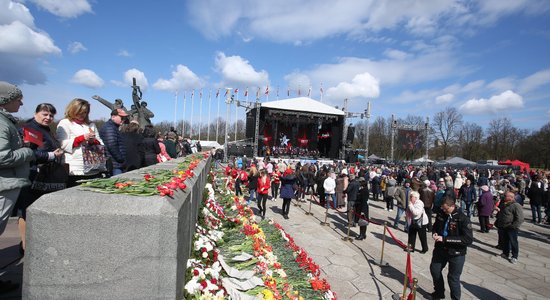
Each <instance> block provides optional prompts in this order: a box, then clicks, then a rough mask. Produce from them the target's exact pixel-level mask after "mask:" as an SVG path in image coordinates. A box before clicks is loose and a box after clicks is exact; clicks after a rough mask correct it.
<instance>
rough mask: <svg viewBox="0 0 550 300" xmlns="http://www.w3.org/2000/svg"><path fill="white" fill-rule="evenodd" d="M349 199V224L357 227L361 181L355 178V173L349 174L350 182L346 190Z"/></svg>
mask: <svg viewBox="0 0 550 300" xmlns="http://www.w3.org/2000/svg"><path fill="white" fill-rule="evenodd" d="M344 193H345V194H346V199H347V204H348V206H347V214H348V226H351V227H355V225H356V223H357V219H358V218H356V217H355V211H356V207H355V204H356V201H357V196H358V194H359V181H357V180H355V174H349V183H348V186H347V188H346V189H345V190H344Z"/></svg>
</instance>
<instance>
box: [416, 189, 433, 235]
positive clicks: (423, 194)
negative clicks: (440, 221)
mask: <svg viewBox="0 0 550 300" xmlns="http://www.w3.org/2000/svg"><path fill="white" fill-rule="evenodd" d="M430 185H431V183H430V181H429V180H428V179H426V180H424V182H423V185H422V189H421V190H420V191H419V193H420V200H422V202H423V203H424V212H425V213H426V216H428V231H432V207H433V204H434V199H435V193H434V191H432V189H430Z"/></svg>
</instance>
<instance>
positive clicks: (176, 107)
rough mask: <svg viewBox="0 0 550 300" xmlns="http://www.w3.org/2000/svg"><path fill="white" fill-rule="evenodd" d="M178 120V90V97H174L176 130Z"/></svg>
mask: <svg viewBox="0 0 550 300" xmlns="http://www.w3.org/2000/svg"><path fill="white" fill-rule="evenodd" d="M177 119H178V90H176V95H175V97H174V129H176V128H177V126H178V123H177ZM176 130H177V129H176Z"/></svg>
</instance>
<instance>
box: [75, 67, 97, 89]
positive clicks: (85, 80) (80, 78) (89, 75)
mask: <svg viewBox="0 0 550 300" xmlns="http://www.w3.org/2000/svg"><path fill="white" fill-rule="evenodd" d="M71 82H72V83H76V84H80V85H83V86H85V87H89V88H93V89H97V88H100V87H103V84H104V81H103V79H101V77H99V76H98V75H97V74H96V73H95V72H94V71H92V70H89V69H81V70H78V71H77V72H76V73H75V74H74V75H73V78H72V79H71Z"/></svg>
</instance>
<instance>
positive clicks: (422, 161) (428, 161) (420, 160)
mask: <svg viewBox="0 0 550 300" xmlns="http://www.w3.org/2000/svg"><path fill="white" fill-rule="evenodd" d="M412 162H413V163H433V162H434V161H433V160H431V159H428V158H426V157H425V156H422V157H421V158H417V159H415V160H413V161H412Z"/></svg>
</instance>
